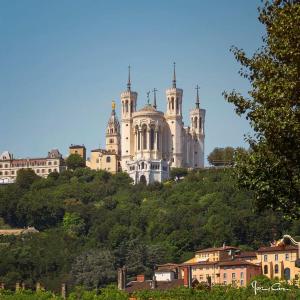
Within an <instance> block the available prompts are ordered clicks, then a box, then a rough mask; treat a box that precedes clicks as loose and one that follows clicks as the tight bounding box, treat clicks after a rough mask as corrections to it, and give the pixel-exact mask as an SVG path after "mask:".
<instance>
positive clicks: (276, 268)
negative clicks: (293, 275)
mask: <svg viewBox="0 0 300 300" xmlns="http://www.w3.org/2000/svg"><path fill="white" fill-rule="evenodd" d="M278 272H279V268H278V265H275V267H274V273H275V274H278Z"/></svg>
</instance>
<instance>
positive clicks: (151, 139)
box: [150, 128, 154, 150]
mask: <svg viewBox="0 0 300 300" xmlns="http://www.w3.org/2000/svg"><path fill="white" fill-rule="evenodd" d="M153 149H154V129H153V128H151V129H150V150H153Z"/></svg>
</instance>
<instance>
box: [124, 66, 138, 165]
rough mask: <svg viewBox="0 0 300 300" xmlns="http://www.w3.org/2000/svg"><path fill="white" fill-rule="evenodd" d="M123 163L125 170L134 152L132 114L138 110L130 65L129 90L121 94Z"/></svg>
mask: <svg viewBox="0 0 300 300" xmlns="http://www.w3.org/2000/svg"><path fill="white" fill-rule="evenodd" d="M121 105H122V107H121V116H122V119H121V145H122V147H121V165H122V169H123V170H125V169H126V168H125V166H126V163H127V161H129V160H130V157H131V156H132V155H133V153H134V132H133V128H132V114H133V113H134V112H136V106H137V92H133V91H132V90H131V78H130V66H129V67H128V82H127V90H126V91H124V92H123V93H122V94H121Z"/></svg>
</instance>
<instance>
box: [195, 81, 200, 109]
mask: <svg viewBox="0 0 300 300" xmlns="http://www.w3.org/2000/svg"><path fill="white" fill-rule="evenodd" d="M199 89H200V87H199V85H198V84H197V86H196V90H197V97H196V108H200V100H199Z"/></svg>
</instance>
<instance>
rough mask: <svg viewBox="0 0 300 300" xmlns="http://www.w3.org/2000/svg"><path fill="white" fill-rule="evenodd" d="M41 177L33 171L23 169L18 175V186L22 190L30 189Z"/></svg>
mask: <svg viewBox="0 0 300 300" xmlns="http://www.w3.org/2000/svg"><path fill="white" fill-rule="evenodd" d="M39 179H40V177H39V176H38V175H36V174H35V172H34V171H33V170H32V169H21V170H19V171H18V173H17V178H16V184H17V186H18V187H20V188H21V189H28V188H29V187H30V186H31V184H32V183H33V182H34V181H36V180H39Z"/></svg>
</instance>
